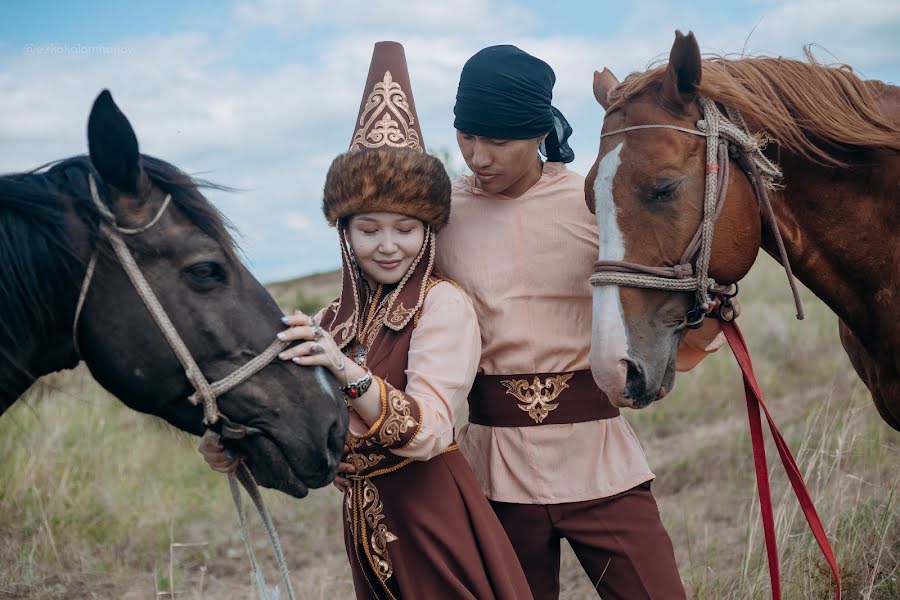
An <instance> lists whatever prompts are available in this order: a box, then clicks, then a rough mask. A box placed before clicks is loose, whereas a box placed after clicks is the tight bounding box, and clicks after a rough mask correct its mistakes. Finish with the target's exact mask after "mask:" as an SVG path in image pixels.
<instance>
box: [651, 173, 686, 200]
mask: <svg viewBox="0 0 900 600" xmlns="http://www.w3.org/2000/svg"><path fill="white" fill-rule="evenodd" d="M680 185H681V180H680V179H676V180H675V181H669V182H667V183H664V184H662V185H660V186H657V187H656V188H655V189H654V190H653V191H652V192H651V193H650V201H651V202H667V201H668V200H672V199H674V198H675V192H677V191H678V187H679V186H680Z"/></svg>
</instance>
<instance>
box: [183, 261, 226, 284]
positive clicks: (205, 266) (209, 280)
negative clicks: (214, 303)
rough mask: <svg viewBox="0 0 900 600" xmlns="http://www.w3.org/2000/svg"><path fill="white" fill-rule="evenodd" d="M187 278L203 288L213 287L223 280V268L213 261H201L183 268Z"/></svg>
mask: <svg viewBox="0 0 900 600" xmlns="http://www.w3.org/2000/svg"><path fill="white" fill-rule="evenodd" d="M184 274H185V275H186V276H187V278H188V280H189V281H190V282H191V283H193V284H195V285H198V286H201V287H204V288H210V287H213V286H214V285H216V284H219V283H222V282H223V281H225V269H224V268H223V267H222V265H220V264H218V263H214V262H201V263H197V264H194V265H191V266H189V267H188V268H186V269H185V270H184Z"/></svg>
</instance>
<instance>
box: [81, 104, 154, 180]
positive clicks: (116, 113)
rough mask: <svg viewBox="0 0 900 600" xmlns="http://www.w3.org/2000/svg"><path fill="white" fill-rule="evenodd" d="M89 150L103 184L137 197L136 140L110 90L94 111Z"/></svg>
mask: <svg viewBox="0 0 900 600" xmlns="http://www.w3.org/2000/svg"><path fill="white" fill-rule="evenodd" d="M88 149H89V151H90V154H91V162H92V163H94V168H96V169H97V172H98V173H100V176H101V177H102V178H103V181H105V182H106V183H108V184H112V185H114V186H115V187H116V188H118V189H119V190H121V191H123V192H127V193H130V194H137V192H138V189H139V184H140V180H141V155H140V153H139V152H138V142H137V137H136V136H135V135H134V129H132V128H131V123H129V122H128V119H127V118H125V115H124V114H122V111H121V110H119V107H118V106H116V103H115V102H114V101H113V98H112V94H110V93H109V90H103V91H102V92H100V95H99V96H97V99H96V100H94V106H93V107H92V108H91V116H90V117H89V118H88Z"/></svg>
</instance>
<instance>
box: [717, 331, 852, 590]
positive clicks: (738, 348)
mask: <svg viewBox="0 0 900 600" xmlns="http://www.w3.org/2000/svg"><path fill="white" fill-rule="evenodd" d="M722 331H723V333H725V338H726V339H727V340H728V344H729V345H730V346H731V351H732V352H733V353H734V357H735V359H737V362H738V365H739V366H740V367H741V374H742V375H743V377H744V391H745V393H746V396H747V416H748V418H749V419H750V438H751V440H752V442H753V462H754V465H755V467H756V487H757V489H758V490H759V507H760V514H761V515H762V522H763V532H764V533H765V539H766V556H767V558H768V561H769V578H770V579H771V581H772V598H774V599H775V600H781V575H780V573H779V569H778V548H777V547H776V541H775V520H774V518H773V516H772V492H771V490H770V488H769V471H768V467H767V465H766V446H765V443H764V441H763V432H762V420H761V418H760V412H759V408H760V407H762V409H763V411H764V412H765V413H766V420H767V421H768V422H769V430H770V431H771V432H772V437H773V438H774V440H775V446H776V447H777V448H778V454H779V455H780V456H781V463H782V464H783V465H784V470H785V472H786V473H787V476H788V479H789V480H790V482H791V486H792V487H793V488H794V494H795V495H796V496H797V500H798V501H799V502H800V507H801V508H802V509H803V515H804V516H805V517H806V521H807V523H809V528H810V530H812V533H813V535H814V536H815V538H816V542H818V544H819V548H820V549H821V550H822V555H823V556H825V560H826V561H828V565H829V566H830V567H831V573H832V574H833V575H834V581H835V584H836V586H837V589H836V591H835V598H836V599H837V600H840V598H841V576H840V574H839V573H838V566H837V560H835V558H834V551H833V550H832V549H831V545H830V544H829V543H828V537H827V536H826V535H825V529H824V528H823V527H822V521H821V519H819V515H818V513H816V508H815V506H813V502H812V499H811V498H810V497H809V491H808V490H807V489H806V484H805V483H803V476H802V475H801V474H800V469H799V468H797V463H796V462H795V461H794V457H793V455H792V454H791V451H790V449H789V448H788V446H787V443H786V442H785V441H784V438H783V437H782V436H781V433H780V432H779V431H778V428H777V427H776V426H775V422H774V421H773V420H772V415H770V414H769V409H768V408H766V404H765V402H763V397H762V392H760V390H759V384H758V383H757V382H756V376H755V375H754V374H753V364H752V363H751V362H750V353H749V352H748V351H747V344H746V342H745V341H744V336H743V335H742V334H741V330H740V329H739V328H738V326H737V323H735V322H734V321H731V322H723V323H722Z"/></svg>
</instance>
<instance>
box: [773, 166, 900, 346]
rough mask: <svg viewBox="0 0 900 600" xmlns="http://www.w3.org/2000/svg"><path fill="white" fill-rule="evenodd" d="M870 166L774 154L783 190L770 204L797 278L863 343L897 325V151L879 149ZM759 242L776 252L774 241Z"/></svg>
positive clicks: (899, 180) (899, 209)
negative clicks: (843, 166)
mask: <svg viewBox="0 0 900 600" xmlns="http://www.w3.org/2000/svg"><path fill="white" fill-rule="evenodd" d="M871 158H872V159H873V160H872V161H871V162H872V163H874V164H872V166H867V167H862V168H854V169H852V170H851V169H847V170H837V169H831V168H825V167H821V166H818V165H813V164H810V163H809V162H808V161H805V160H803V159H801V158H799V157H797V156H795V155H783V156H782V157H781V158H780V162H781V168H782V171H783V173H784V181H783V182H784V184H785V186H786V187H785V188H784V190H782V191H780V192H778V193H776V194H774V196H773V198H772V204H773V208H774V211H775V214H776V219H777V221H778V225H779V229H780V230H781V234H782V237H783V238H784V242H785V246H786V248H787V251H788V257H789V260H790V261H791V267H792V268H793V270H794V273H795V274H796V275H797V278H798V279H800V281H802V282H803V283H804V284H805V285H806V286H807V287H808V288H810V290H812V291H813V293H815V294H816V295H817V296H818V297H819V298H821V299H822V300H823V301H824V302H825V303H826V304H827V305H828V306H829V307H830V308H831V309H832V310H833V311H834V312H835V313H836V314H837V315H838V316H839V317H840V318H841V319H842V320H843V321H844V322H845V323H846V324H847V325H848V326H849V327H850V328H851V330H853V332H854V333H855V334H856V335H857V336H858V337H859V338H860V340H862V341H863V343H864V345H869V344H867V341H870V342H872V343H875V340H876V339H878V338H879V337H880V338H881V340H882V341H884V339H885V338H886V337H887V338H890V337H892V336H884V335H881V336H879V335H877V334H878V332H879V331H880V332H884V331H885V328H889V329H890V328H896V327H897V325H896V316H895V315H894V314H893V310H892V308H893V306H892V305H893V301H892V300H891V299H892V298H895V296H896V294H897V292H896V289H895V287H896V283H897V282H896V270H897V264H898V259H900V256H898V246H897V243H896V231H897V226H898V223H900V206H898V202H897V189H898V186H900V157H898V156H897V155H896V154H892V155H888V154H887V153H880V154H878V155H874V154H873V156H872V157H871ZM763 248H764V249H765V250H766V251H767V252H768V253H769V254H771V255H772V256H774V257H776V258H777V257H778V252H777V249H776V247H775V242H774V239H773V238H772V236H771V235H770V234H766V235H765V236H764V238H763Z"/></svg>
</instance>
